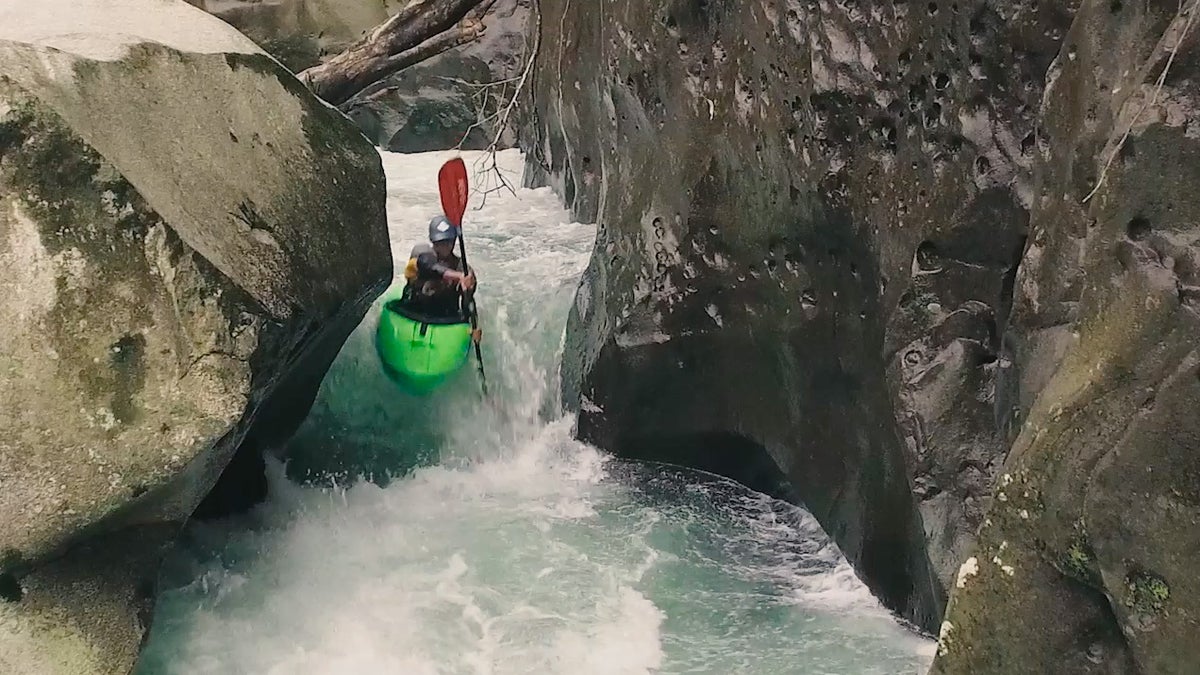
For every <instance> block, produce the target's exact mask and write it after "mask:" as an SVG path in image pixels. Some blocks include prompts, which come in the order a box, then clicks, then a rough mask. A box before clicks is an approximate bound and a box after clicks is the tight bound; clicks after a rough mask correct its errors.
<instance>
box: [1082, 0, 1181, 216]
mask: <svg viewBox="0 0 1200 675" xmlns="http://www.w3.org/2000/svg"><path fill="white" fill-rule="evenodd" d="M1197 4H1200V0H1193V2H1192V4H1191V6H1190V7H1187V8H1185V7H1184V6H1183V4H1182V3H1180V6H1179V10H1178V11H1177V12H1176V14H1175V19H1174V20H1173V21H1172V22H1171V23H1170V24H1168V26H1167V28H1166V30H1164V31H1163V36H1162V37H1161V38H1160V40H1159V47H1160V48H1163V49H1165V48H1166V41H1167V40H1168V39H1169V38H1170V37H1171V33H1172V32H1173V31H1172V29H1175V28H1177V27H1178V26H1177V24H1178V23H1179V19H1180V18H1182V16H1183V14H1184V13H1185V12H1186V13H1187V15H1188V16H1187V21H1186V22H1184V24H1183V28H1182V30H1179V34H1178V37H1176V39H1175V44H1174V45H1172V46H1171V50H1170V54H1169V56H1168V57H1167V63H1166V65H1164V66H1163V69H1162V72H1161V73H1159V75H1158V80H1157V81H1156V82H1155V84H1154V95H1153V96H1151V97H1150V98H1148V99H1146V100H1145V102H1144V103H1143V104H1142V107H1141V108H1139V109H1138V111H1137V113H1135V114H1134V116H1133V117H1132V118H1131V119H1130V120H1129V126H1128V127H1126V129H1125V133H1124V134H1122V135H1121V140H1119V141H1117V145H1116V147H1114V148H1113V150H1112V153H1111V154H1109V156H1108V160H1107V161H1106V162H1104V167H1103V168H1102V169H1101V170H1100V177H1099V178H1097V179H1096V185H1095V187H1093V188H1092V191H1091V192H1089V193H1088V195H1087V196H1086V197H1084V198H1083V202H1084V203H1087V202H1088V201H1089V200H1090V199H1091V198H1092V197H1094V196H1096V193H1097V192H1099V191H1100V187H1101V186H1103V185H1104V179H1105V178H1107V177H1108V170H1109V168H1110V167H1112V163H1113V160H1115V159H1116V158H1117V155H1119V154H1121V149H1122V148H1123V147H1125V141H1126V140H1128V139H1129V135H1130V134H1131V133H1133V128H1134V127H1135V126H1137V123H1138V120H1140V119H1141V117H1142V115H1143V114H1144V113H1145V112H1146V111H1147V110H1149V109H1150V108H1151V107H1152V106H1154V104H1155V103H1157V102H1158V96H1159V94H1161V93H1162V89H1163V84H1164V83H1166V81H1167V73H1169V72H1171V65H1172V64H1173V63H1174V62H1175V56H1176V55H1177V54H1178V53H1179V48H1180V47H1181V46H1182V45H1183V41H1184V40H1185V39H1186V38H1187V35H1188V31H1189V30H1191V28H1192V20H1193V19H1195V18H1196V14H1197ZM1155 51H1156V52H1157V51H1158V50H1155ZM1122 107H1123V106H1122Z"/></svg>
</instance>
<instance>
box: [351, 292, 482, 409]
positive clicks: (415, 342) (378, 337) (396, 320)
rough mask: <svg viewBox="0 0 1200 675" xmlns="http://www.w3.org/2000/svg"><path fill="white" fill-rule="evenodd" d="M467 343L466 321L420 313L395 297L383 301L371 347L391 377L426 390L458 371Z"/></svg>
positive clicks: (417, 390) (468, 329)
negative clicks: (414, 311) (432, 316)
mask: <svg viewBox="0 0 1200 675" xmlns="http://www.w3.org/2000/svg"><path fill="white" fill-rule="evenodd" d="M470 347H471V324H470V323H469V322H467V321H464V320H453V319H451V320H447V319H433V318H430V317H422V316H420V315H418V314H415V313H413V312H412V311H410V310H407V309H406V308H405V307H404V306H403V305H401V304H400V300H399V298H392V299H389V300H387V301H386V302H385V303H384V305H383V311H382V312H381V313H380V315H379V328H378V329H377V330H376V331H375V349H376V351H378V352H379V358H380V360H381V361H383V366H384V369H385V370H386V371H387V373H388V374H389V375H391V376H392V379H394V380H396V382H397V383H398V384H400V386H402V387H404V388H405V389H406V390H408V391H409V392H411V393H413V394H428V393H430V392H431V391H433V390H434V389H436V388H437V387H438V385H440V384H442V383H443V382H445V381H446V380H447V379H448V378H449V377H450V376H451V375H453V374H454V373H456V372H458V370H459V369H460V368H462V367H463V364H465V363H466V362H467V356H468V354H469V351H468V350H469V349H470Z"/></svg>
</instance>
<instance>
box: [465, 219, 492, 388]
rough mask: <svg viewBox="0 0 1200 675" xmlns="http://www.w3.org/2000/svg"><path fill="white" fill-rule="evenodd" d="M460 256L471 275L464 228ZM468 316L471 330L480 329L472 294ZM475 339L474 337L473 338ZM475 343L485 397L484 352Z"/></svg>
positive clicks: (466, 272)
mask: <svg viewBox="0 0 1200 675" xmlns="http://www.w3.org/2000/svg"><path fill="white" fill-rule="evenodd" d="M458 254H459V256H460V257H461V258H462V264H463V274H470V273H471V268H470V266H468V265H467V238H466V237H465V236H463V234H462V227H461V226H460V227H459V233H458ZM467 314H468V316H469V317H470V319H471V330H472V331H474V330H478V329H479V313H478V312H476V311H475V296H474V292H472V294H471V299H470V300H468V301H467ZM472 337H474V336H472ZM472 342H474V343H475V360H476V361H477V362H478V363H479V383H480V385H481V386H482V387H483V395H484V396H487V395H488V387H487V374H486V373H484V372H483V351H482V350H481V349H480V348H479V341H478V340H474V339H473V340H472Z"/></svg>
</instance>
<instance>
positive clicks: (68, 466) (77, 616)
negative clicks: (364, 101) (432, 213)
mask: <svg viewBox="0 0 1200 675" xmlns="http://www.w3.org/2000/svg"><path fill="white" fill-rule="evenodd" d="M18 5H19V6H18ZM390 277H391V259H390V255H389V253H388V243H387V231H386V223H385V215H384V185H383V174H382V169H381V167H380V163H379V159H378V156H377V155H376V153H375V152H374V150H373V148H372V147H371V145H370V144H369V143H368V142H367V141H366V139H365V138H363V137H362V135H361V134H360V133H359V132H358V131H357V130H356V129H355V128H354V126H353V125H352V124H351V123H349V121H347V120H346V119H345V117H344V116H342V115H340V114H338V113H337V112H336V111H334V110H331V109H330V108H329V107H328V106H326V105H324V104H322V103H321V102H320V101H318V100H317V99H315V98H314V97H313V96H311V95H310V94H309V93H308V92H307V90H306V89H304V88H303V87H302V86H301V85H300V84H299V83H298V82H296V80H295V79H294V78H293V77H292V76H291V75H290V74H289V73H288V72H287V71H286V70H284V69H283V68H282V67H281V66H280V65H279V64H278V63H277V62H276V61H274V60H273V59H272V58H270V57H269V56H267V55H266V54H264V53H263V52H261V51H260V50H259V48H258V47H256V46H255V45H254V44H253V43H252V42H250V41H249V40H248V39H246V38H245V37H243V36H242V35H240V34H239V33H237V32H236V31H234V30H232V29H231V28H229V27H228V26H226V25H225V24H223V23H221V22H219V21H217V20H215V19H213V18H212V17H210V16H207V15H206V14H204V13H203V12H201V11H199V10H197V9H194V8H192V7H190V6H188V5H186V4H184V3H182V2H176V1H173V0H119V1H112V0H109V1H102V0H51V1H47V2H42V3H37V4H34V5H30V4H28V3H6V4H2V5H0V322H3V323H4V325H5V330H4V331H2V332H0V596H3V597H4V598H5V599H6V600H7V602H0V672H39V673H43V672H44V673H55V672H64V673H91V672H113V673H116V672H126V671H128V669H129V667H130V666H131V663H132V658H133V656H134V655H135V654H136V652H137V646H138V644H139V643H140V640H141V639H142V636H143V634H144V632H145V630H146V628H147V624H148V621H149V617H150V608H151V604H152V597H153V592H154V583H153V580H154V577H155V574H156V571H157V564H158V559H159V557H160V554H161V551H162V550H163V548H164V547H165V546H167V545H169V543H170V542H171V540H172V539H173V537H174V534H175V532H176V531H177V530H178V528H179V527H180V525H181V524H182V523H183V522H184V521H185V520H186V519H187V518H188V517H189V515H190V514H191V513H192V511H193V509H194V508H195V507H196V506H197V504H198V503H199V502H200V501H201V500H202V499H203V498H204V497H205V495H206V494H207V493H208V492H209V490H210V489H211V488H212V487H213V485H214V483H215V482H216V481H217V479H218V477H219V476H220V475H221V472H222V470H223V469H224V468H225V466H226V464H227V463H228V462H229V460H230V458H231V457H232V456H233V455H234V453H235V452H237V451H238V450H239V448H241V449H242V450H243V451H244V452H249V453H253V452H257V451H258V450H259V449H261V448H270V447H274V446H277V445H278V444H280V443H281V442H282V441H283V440H285V439H286V438H287V437H288V436H289V435H290V434H291V432H292V430H294V428H295V426H296V425H297V424H298V423H299V421H300V420H301V419H302V418H303V416H304V414H305V412H306V410H307V406H308V405H309V404H310V403H311V400H312V397H313V396H314V395H315V392H316V388H317V386H318V384H319V382H320V380H321V377H322V375H323V373H324V372H325V369H326V368H327V367H328V365H329V363H330V361H331V360H332V358H333V357H334V356H335V355H336V352H337V350H338V348H339V347H340V345H341V343H342V341H343V340H344V339H345V337H346V335H347V334H348V333H349V332H350V331H351V330H352V329H353V328H354V326H355V325H356V324H357V322H358V321H359V320H360V319H361V317H362V316H363V314H364V312H365V310H366V308H367V306H368V304H369V302H370V301H371V299H372V298H373V297H374V295H375V294H377V292H378V291H379V290H380V289H381V288H382V286H383V285H384V284H385V283H386V281H387V280H388V279H390Z"/></svg>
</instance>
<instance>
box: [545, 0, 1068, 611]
mask: <svg viewBox="0 0 1200 675" xmlns="http://www.w3.org/2000/svg"><path fill="white" fill-rule="evenodd" d="M1005 7H1006V5H1000V4H992V3H986V2H975V3H965V4H964V3H955V4H954V5H953V6H951V5H950V4H947V5H946V6H944V7H942V6H940V5H939V4H938V3H929V4H928V5H920V6H918V5H913V4H908V3H885V4H879V5H869V6H862V5H838V4H834V3H832V2H810V3H801V2H787V3H776V2H755V3H750V4H748V5H746V6H745V7H734V5H733V4H732V3H728V2H709V3H702V4H696V3H682V2H672V3H663V4H659V5H654V6H643V5H642V4H640V3H634V2H617V3H613V4H608V5H606V6H605V11H604V12H595V11H591V10H590V9H583V8H582V7H581V6H580V4H579V3H574V4H572V3H569V2H566V1H565V0H563V1H559V0H547V1H546V2H544V3H543V4H542V10H543V16H542V20H541V28H542V44H543V45H544V47H543V51H542V52H541V54H540V57H539V61H538V67H537V70H536V78H537V79H536V88H535V90H534V101H535V105H534V109H533V110H532V112H531V115H530V118H531V127H532V128H531V134H530V136H531V140H530V141H529V151H530V154H531V156H532V157H533V163H534V167H533V168H534V169H535V171H534V172H533V174H534V175H536V174H538V173H542V174H543V175H544V179H545V180H549V181H550V182H551V183H553V184H555V185H556V186H557V188H558V189H559V190H560V191H561V192H562V193H563V194H564V195H565V196H566V198H567V199H568V200H569V201H570V202H571V203H572V205H573V208H574V209H575V210H576V212H577V213H578V215H579V216H580V217H583V218H593V217H594V218H596V219H597V220H598V222H599V226H600V235H599V242H598V244H597V248H596V253H595V255H594V257H593V259H592V263H591V266H590V268H589V270H588V273H587V275H586V278H585V280H584V283H583V287H582V289H581V291H580V294H579V301H578V304H577V307H576V311H575V313H574V315H573V317H572V321H571V325H570V328H569V333H570V337H569V340H570V346H571V348H570V349H569V350H568V361H567V363H566V364H565V365H564V378H565V381H564V386H565V388H566V389H567V391H568V400H569V399H570V398H571V396H570V394H571V393H572V392H573V393H574V397H575V398H576V400H581V401H582V406H581V407H582V409H581V410H580V417H579V430H580V433H581V434H582V435H583V436H584V437H586V438H588V439H591V440H593V441H597V442H599V443H600V444H601V445H603V446H605V447H608V448H610V449H613V450H615V451H616V452H618V453H623V454H629V455H636V456H645V457H651V458H658V459H662V458H669V459H672V460H674V461H681V462H685V463H688V464H699V465H702V466H710V467H715V468H718V469H722V470H727V469H730V468H731V467H737V466H739V465H744V464H745V463H746V461H745V460H744V459H742V457H743V456H744V455H746V453H747V452H748V450H747V448H749V447H752V448H758V449H759V450H758V453H759V454H761V453H762V452H763V451H765V454H766V455H767V456H769V458H770V459H771V460H773V464H774V465H775V466H777V467H778V469H779V470H780V471H782V472H783V474H784V475H786V477H787V479H788V480H789V482H790V484H791V485H792V487H793V488H794V490H795V492H796V494H797V496H798V497H799V498H800V499H801V500H802V501H803V502H804V503H805V504H806V505H807V506H808V507H809V508H810V509H811V510H812V511H813V513H814V515H816V517H817V518H818V519H820V521H821V522H822V524H823V525H824V527H825V528H826V530H827V531H828V532H829V533H830V534H831V535H832V536H833V537H834V538H835V539H836V541H837V542H838V543H839V545H840V546H841V547H842V548H843V550H844V552H845V553H846V555H847V556H848V557H849V559H850V560H851V561H852V562H853V563H854V564H855V565H856V567H857V569H858V570H859V571H860V573H861V574H862V576H863V577H864V578H865V580H866V581H867V583H868V584H869V585H870V586H871V587H872V588H873V589H874V590H875V591H876V592H877V594H878V595H879V596H880V597H881V598H882V599H883V600H884V602H886V603H887V604H888V605H889V606H891V607H893V608H895V609H897V610H899V611H901V612H903V613H904V614H905V615H906V616H908V617H910V618H912V619H914V620H915V621H917V622H918V623H920V624H921V625H923V626H925V627H928V628H932V627H934V626H936V624H937V622H938V619H939V617H940V613H941V605H942V602H943V600H944V597H945V590H944V588H945V587H947V586H948V585H949V584H950V583H951V582H952V581H953V573H954V570H955V569H956V568H957V563H958V562H959V561H960V560H961V558H960V557H959V556H960V555H961V554H962V553H965V551H966V550H967V549H968V548H969V547H970V544H971V541H972V537H971V533H972V531H973V528H974V526H975V525H976V524H977V523H978V521H979V519H980V511H981V509H982V508H983V506H984V504H985V502H986V499H985V497H986V491H987V487H988V485H989V481H990V478H991V477H992V475H993V474H994V472H995V469H996V467H997V465H998V464H999V462H1000V461H1002V459H1003V452H1004V444H1003V438H1002V435H1001V434H998V433H997V432H996V431H995V429H996V427H995V423H994V414H993V411H992V401H993V390H994V387H995V382H996V379H997V366H998V362H997V358H996V355H997V352H998V350H999V339H998V335H999V334H1000V331H1001V329H1002V326H1003V325H1004V324H1005V322H1006V320H1007V315H1008V312H1009V302H1008V297H1009V296H1008V293H1007V292H1006V289H1007V288H1009V287H1010V286H1011V278H1012V275H1013V272H1014V267H1015V265H1016V262H1017V259H1018V257H1019V255H1020V251H1021V246H1022V240H1023V237H1024V235H1025V230H1026V223H1027V205H1028V203H1029V200H1030V198H1031V195H1030V187H1029V184H1028V181H1027V179H1026V177H1025V173H1024V168H1025V167H1026V166H1027V165H1028V164H1029V162H1030V161H1031V155H1030V153H1031V152H1032V151H1033V149H1034V148H1033V147H1032V146H1031V145H1030V141H1029V140H1028V139H1029V138H1032V136H1031V134H1032V132H1033V128H1034V115H1035V112H1036V106H1037V103H1038V101H1039V99H1040V96H1041V89H1040V86H1039V85H1038V83H1039V82H1040V81H1041V74H1042V73H1044V72H1045V70H1046V67H1047V66H1048V64H1049V62H1050V60H1051V58H1052V57H1053V55H1054V53H1055V50H1056V49H1057V42H1058V38H1059V37H1061V35H1060V33H1059V32H1056V31H1061V28H1062V27H1063V26H1065V25H1066V24H1067V22H1068V18H1067V17H1065V16H1064V15H1063V14H1062V13H1061V12H1055V11H1052V10H1051V9H1043V10H1041V11H1039V12H1033V13H1023V14H1018V15H1012V14H1010V13H1008V11H1007V10H1006V9H1005ZM668 55H669V57H668ZM597 72H599V75H597V74H596V73H597ZM1013 73H1017V74H1022V76H1021V79H1020V83H1021V84H1020V86H1010V85H1009V84H1008V82H1007V78H1011V77H1012V74H1013ZM1026 83H1029V84H1026ZM730 439H737V441H738V442H726V441H729V440H730ZM759 465H761V463H756V466H759ZM756 471H757V469H756ZM735 477H737V476H735ZM910 483H911V484H912V485H914V486H916V489H917V494H918V499H916V500H914V499H913V494H914V493H913V492H912V490H910ZM922 524H924V530H925V531H923V529H922ZM927 538H928V540H929V542H930V544H929V546H928V548H927V546H926V540H927Z"/></svg>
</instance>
